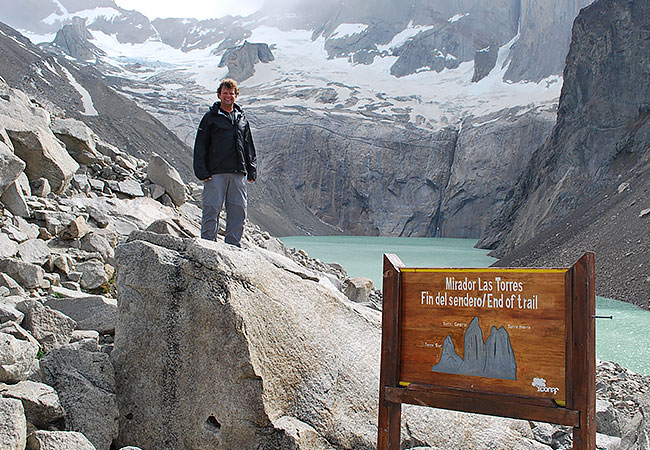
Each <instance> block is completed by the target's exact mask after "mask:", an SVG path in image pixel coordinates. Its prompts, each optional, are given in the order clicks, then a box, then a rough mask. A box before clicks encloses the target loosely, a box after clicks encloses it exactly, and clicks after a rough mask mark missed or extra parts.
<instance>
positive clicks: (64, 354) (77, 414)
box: [41, 345, 164, 450]
mask: <svg viewBox="0 0 650 450" xmlns="http://www.w3.org/2000/svg"><path fill="white" fill-rule="evenodd" d="M41 373H42V375H43V380H44V381H45V382H46V383H47V384H49V385H50V386H52V387H54V389H55V390H56V392H57V393H58V394H59V400H60V401H61V405H62V406H63V408H64V409H65V412H66V416H65V426H66V429H68V430H71V431H79V432H81V433H83V435H84V436H86V437H87V438H88V440H89V441H90V442H92V444H93V445H94V446H95V447H96V448H97V449H98V450H109V449H110V447H111V443H112V442H113V439H114V438H116V437H117V416H118V410H117V404H116V401H115V377H114V374H113V366H112V365H111V362H110V361H109V360H108V355H107V354H106V353H102V352H91V351H86V350H83V349H79V348H75V347H74V346H73V345H70V346H64V347H61V348H58V349H56V350H53V351H51V352H49V353H48V354H47V355H45V356H44V357H43V359H41ZM160 448H164V447H160Z"/></svg>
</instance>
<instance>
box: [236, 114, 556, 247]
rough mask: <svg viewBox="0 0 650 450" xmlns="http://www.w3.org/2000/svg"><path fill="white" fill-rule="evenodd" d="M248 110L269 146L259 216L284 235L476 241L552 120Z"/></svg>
mask: <svg viewBox="0 0 650 450" xmlns="http://www.w3.org/2000/svg"><path fill="white" fill-rule="evenodd" d="M247 111H248V113H249V115H250V116H251V117H252V119H251V120H252V122H253V124H254V135H255V142H256V145H257V147H258V148H260V149H263V151H260V152H259V155H258V157H259V164H260V167H261V170H260V178H259V181H260V182H259V183H256V184H255V185H254V186H251V194H250V196H251V208H250V212H251V217H252V218H253V220H254V221H255V222H256V223H263V224H264V225H265V227H267V228H268V229H269V231H270V232H272V233H277V234H278V235H287V234H296V233H299V234H303V233H308V234H322V233H326V234H331V233H346V234H358V235H385V236H440V237H467V238H478V237H479V236H481V234H482V233H483V232H484V231H485V230H486V229H487V226H488V225H489V223H490V220H491V219H492V218H493V217H495V216H496V215H497V214H498V212H499V211H500V209H501V208H502V207H503V205H504V204H505V203H506V201H507V195H508V193H509V192H510V191H511V190H512V187H513V186H514V184H515V182H516V180H517V178H518V177H519V176H520V175H521V174H522V171H523V169H524V168H525V167H526V163H527V161H528V160H529V158H530V156H531V154H532V151H533V149H534V148H536V147H537V146H539V145H540V143H541V142H543V140H544V139H545V137H546V135H547V134H548V132H549V130H550V129H551V127H552V120H553V118H552V116H553V113H552V111H548V110H537V111H533V112H528V113H524V114H521V111H519V110H516V109H514V110H508V111H502V112H500V113H498V114H494V115H491V116H487V117H482V118H468V119H466V120H465V121H464V122H463V125H462V127H461V128H460V130H458V129H456V128H454V127H448V128H445V129H443V130H440V131H432V130H427V129H419V128H415V127H404V126H403V125H402V124H401V123H400V122H399V121H395V122H393V124H392V126H387V125H386V121H385V120H384V121H377V120H372V118H368V119H363V118H354V119H351V118H350V117H349V116H348V115H344V114H336V113H335V112H332V113H331V114H329V115H328V116H326V117H322V116H319V115H317V114H314V113H310V112H309V111H304V110H302V111H293V112H289V111H287V110H286V108H285V111H284V113H280V112H279V111H277V110H271V109H264V110H258V109H254V108H251V109H248V110H247ZM494 155H499V156H498V158H495V157H494ZM278 212H280V214H278ZM281 216H282V217H285V219H282V218H281ZM286 216H288V217H291V218H292V219H293V220H294V223H289V221H287V220H286ZM310 217H311V219H310ZM314 217H316V218H317V219H318V220H316V221H314ZM324 224H325V226H324Z"/></svg>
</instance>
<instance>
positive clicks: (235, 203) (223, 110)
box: [194, 78, 257, 247]
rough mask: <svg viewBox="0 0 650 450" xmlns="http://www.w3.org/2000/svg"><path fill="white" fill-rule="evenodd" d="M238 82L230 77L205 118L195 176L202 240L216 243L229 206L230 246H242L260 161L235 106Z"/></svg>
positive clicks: (198, 135) (198, 136)
mask: <svg viewBox="0 0 650 450" xmlns="http://www.w3.org/2000/svg"><path fill="white" fill-rule="evenodd" d="M238 95H239V88H238V87H237V82H236V81H235V80H232V79H230V78H226V79H225V80H223V81H222V82H221V84H220V85H219V88H218V89H217V97H218V98H219V100H220V101H218V102H216V103H215V104H214V105H212V107H211V108H210V111H208V112H207V113H206V114H205V115H204V116H203V119H201V123H200V124H199V129H198V131H197V133H196V141H195V143H194V174H195V175H196V177H197V178H198V179H199V180H201V181H202V182H203V218H202V221H201V237H202V238H203V239H208V240H212V241H216V239H217V228H218V225H219V212H220V211H221V208H222V206H223V204H224V201H225V203H226V238H225V242H226V243H227V244H232V245H235V246H237V247H241V237H242V234H243V233H244V220H245V219H246V206H247V194H246V180H248V181H249V182H251V183H252V182H253V181H255V178H256V177H257V167H256V166H257V160H256V156H255V145H254V144H253V136H252V135H251V128H250V125H249V123H248V120H247V119H246V116H245V115H244V112H243V111H242V109H241V108H240V107H239V105H237V104H236V103H235V100H237V96H238Z"/></svg>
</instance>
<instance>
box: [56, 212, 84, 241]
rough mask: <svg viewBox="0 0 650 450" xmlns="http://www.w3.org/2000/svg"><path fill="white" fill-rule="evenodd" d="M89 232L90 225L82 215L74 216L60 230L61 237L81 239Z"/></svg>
mask: <svg viewBox="0 0 650 450" xmlns="http://www.w3.org/2000/svg"><path fill="white" fill-rule="evenodd" d="M89 232H90V227H89V226H88V222H86V218H85V217H83V216H78V217H75V218H74V219H73V220H72V221H70V223H68V224H67V225H66V227H65V229H63V231H62V232H61V238H63V239H68V240H71V239H81V238H82V237H84V236H85V235H86V234H88V233H89Z"/></svg>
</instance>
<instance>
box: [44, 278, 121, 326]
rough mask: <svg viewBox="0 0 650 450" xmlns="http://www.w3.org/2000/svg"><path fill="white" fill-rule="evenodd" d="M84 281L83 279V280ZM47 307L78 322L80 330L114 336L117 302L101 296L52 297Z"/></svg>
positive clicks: (46, 303)
mask: <svg viewBox="0 0 650 450" xmlns="http://www.w3.org/2000/svg"><path fill="white" fill-rule="evenodd" d="M82 280H83V278H82ZM45 305H46V306H49V307H50V308H52V309H55V310H57V311H61V312H62V313H64V314H65V315H66V316H68V317H70V318H72V319H73V320H74V321H75V322H77V329H78V330H97V331H99V332H101V333H104V334H106V333H108V334H113V333H114V332H115V323H116V322H117V301H116V300H115V299H112V298H107V297H103V296H101V295H87V296H85V297H76V298H57V297H50V298H48V299H47V301H46V302H45Z"/></svg>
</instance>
